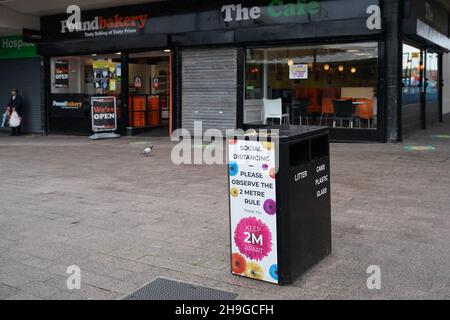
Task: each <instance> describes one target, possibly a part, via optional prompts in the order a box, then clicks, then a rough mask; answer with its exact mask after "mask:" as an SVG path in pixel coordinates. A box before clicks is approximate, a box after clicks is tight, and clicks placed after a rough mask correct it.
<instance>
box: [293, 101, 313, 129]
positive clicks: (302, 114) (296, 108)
mask: <svg viewBox="0 0 450 320" xmlns="http://www.w3.org/2000/svg"><path fill="white" fill-rule="evenodd" d="M308 104H309V99H293V100H292V108H291V113H292V121H291V123H292V124H293V125H295V119H296V118H297V116H298V117H299V120H300V121H299V125H302V124H303V119H305V120H306V125H308V126H309V120H310V116H309V113H308Z"/></svg>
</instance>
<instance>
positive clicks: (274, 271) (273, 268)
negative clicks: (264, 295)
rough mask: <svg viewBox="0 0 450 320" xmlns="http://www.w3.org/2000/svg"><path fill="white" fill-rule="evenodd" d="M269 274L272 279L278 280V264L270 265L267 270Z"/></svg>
mask: <svg viewBox="0 0 450 320" xmlns="http://www.w3.org/2000/svg"><path fill="white" fill-rule="evenodd" d="M269 273H270V276H271V277H272V279H274V280H278V265H276V264H274V265H272V266H271V267H270V270H269Z"/></svg>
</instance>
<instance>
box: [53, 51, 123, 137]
mask: <svg viewBox="0 0 450 320" xmlns="http://www.w3.org/2000/svg"><path fill="white" fill-rule="evenodd" d="M120 61H121V55H120V54H111V55H98V56H97V55H90V56H67V57H55V58H52V59H51V60H50V88H51V89H50V93H51V95H50V101H49V110H50V130H51V131H55V132H68V133H82V134H86V133H90V132H92V129H91V121H90V117H91V99H92V97H97V96H114V97H116V106H117V117H118V119H117V120H118V123H119V125H120V121H122V112H121V107H122V99H121V97H122V96H121V89H122V85H121V81H122V66H121V63H120Z"/></svg>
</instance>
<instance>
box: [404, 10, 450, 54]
mask: <svg viewBox="0 0 450 320" xmlns="http://www.w3.org/2000/svg"><path fill="white" fill-rule="evenodd" d="M403 33H404V35H405V36H407V37H411V38H413V39H416V40H419V41H421V42H423V41H425V42H426V44H428V45H432V46H438V47H440V48H441V49H443V50H444V51H450V38H449V37H448V36H446V35H445V34H442V33H441V32H439V31H437V30H436V29H434V28H432V27H431V26H429V25H428V24H426V23H425V22H423V21H422V20H420V19H416V18H412V19H405V20H404V21H403Z"/></svg>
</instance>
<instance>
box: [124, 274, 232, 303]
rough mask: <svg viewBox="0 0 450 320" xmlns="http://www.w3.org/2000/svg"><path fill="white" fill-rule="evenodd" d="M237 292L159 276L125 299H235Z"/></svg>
mask: <svg viewBox="0 0 450 320" xmlns="http://www.w3.org/2000/svg"><path fill="white" fill-rule="evenodd" d="M236 297H237V294H234V293H231V292H226V291H221V290H216V289H212V288H207V287H201V286H195V285H192V284H189V283H184V282H179V281H174V280H169V279H164V278H157V279H156V280H154V281H152V282H151V283H149V284H147V285H146V286H144V287H142V288H141V289H139V290H137V291H136V292H134V293H133V294H131V295H129V296H128V297H126V298H125V299H124V300H234V299H236Z"/></svg>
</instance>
